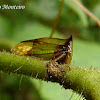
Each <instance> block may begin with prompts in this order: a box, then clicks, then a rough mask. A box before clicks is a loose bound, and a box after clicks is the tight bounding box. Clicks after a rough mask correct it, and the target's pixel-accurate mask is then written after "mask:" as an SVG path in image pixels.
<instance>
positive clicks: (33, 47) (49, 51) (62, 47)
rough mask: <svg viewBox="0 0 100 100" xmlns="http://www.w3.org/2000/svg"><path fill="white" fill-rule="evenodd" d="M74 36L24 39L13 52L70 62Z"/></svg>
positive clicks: (59, 61)
mask: <svg viewBox="0 0 100 100" xmlns="http://www.w3.org/2000/svg"><path fill="white" fill-rule="evenodd" d="M72 45H73V43H72V36H71V37H70V38H68V39H58V38H40V39H34V40H27V41H22V42H21V43H19V44H17V45H15V46H14V47H13V48H12V49H11V52H12V53H14V54H17V55H20V56H31V57H32V56H35V57H39V58H43V59H45V60H49V59H52V60H55V61H56V62H58V63H61V64H63V63H67V64H70V62H71V59H72V49H73V46H72Z"/></svg>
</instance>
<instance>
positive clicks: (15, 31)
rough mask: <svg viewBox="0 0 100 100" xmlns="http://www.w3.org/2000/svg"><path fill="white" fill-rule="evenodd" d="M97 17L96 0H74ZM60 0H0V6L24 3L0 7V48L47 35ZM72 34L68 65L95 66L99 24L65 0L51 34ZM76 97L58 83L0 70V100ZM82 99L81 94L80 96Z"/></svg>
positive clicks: (76, 99)
mask: <svg viewBox="0 0 100 100" xmlns="http://www.w3.org/2000/svg"><path fill="white" fill-rule="evenodd" d="M78 1H79V2H81V3H82V4H83V5H85V6H86V7H87V8H88V9H89V10H90V11H91V12H92V13H93V14H94V15H95V16H97V17H98V18H99V19H100V0H93V1H91V0H86V1H84V0H78ZM60 3H61V0H8V1H7V0H0V6H3V5H4V4H5V5H10V6H11V5H24V6H25V9H16V10H15V9H13V10H12V9H4V10H2V9H0V50H1V51H3V50H6V51H8V52H10V49H11V48H12V47H13V46H14V45H15V44H17V43H19V42H20V41H23V40H28V39H36V38H42V37H49V36H50V33H51V30H52V26H53V24H54V21H55V18H56V16H57V13H58V10H59V7H60ZM71 34H72V35H73V59H72V62H71V65H74V66H81V67H88V68H90V67H93V68H99V65H100V27H98V26H97V24H96V23H95V22H94V21H93V20H92V19H91V18H89V17H88V16H87V15H86V14H85V13H84V12H83V11H82V10H81V9H80V8H79V7H77V6H76V5H75V4H74V3H73V2H72V1H71V0H65V2H64V6H63V9H62V13H61V17H60V20H59V24H58V26H57V28H56V32H55V34H54V35H53V37H56V38H68V37H69V36H70V35H71ZM71 96H72V98H71V100H79V99H80V98H81V96H80V95H78V94H76V93H75V92H73V91H72V90H65V89H64V88H62V87H61V86H60V85H59V84H56V83H50V82H44V81H41V80H37V79H33V78H30V77H25V76H20V75H13V74H11V73H10V74H6V73H4V72H2V71H1V72H0V100H69V99H70V97H71ZM80 100H82V98H81V99H80Z"/></svg>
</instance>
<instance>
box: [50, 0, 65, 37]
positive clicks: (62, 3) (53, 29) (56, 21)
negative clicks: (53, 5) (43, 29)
mask: <svg viewBox="0 0 100 100" xmlns="http://www.w3.org/2000/svg"><path fill="white" fill-rule="evenodd" d="M63 5H64V0H62V1H61V5H60V8H59V12H58V15H57V18H56V20H55V22H54V25H53V28H52V32H51V34H50V38H52V36H53V33H54V31H55V29H56V27H57V24H58V22H59V18H60V15H61V11H62V8H63Z"/></svg>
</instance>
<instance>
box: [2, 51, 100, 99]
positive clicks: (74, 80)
mask: <svg viewBox="0 0 100 100" xmlns="http://www.w3.org/2000/svg"><path fill="white" fill-rule="evenodd" d="M0 70H2V71H4V72H12V73H16V74H21V75H26V76H30V77H34V78H38V79H42V80H45V81H52V82H57V83H59V84H60V85H63V87H64V88H65V89H72V90H73V91H76V92H77V93H80V94H81V93H82V95H83V96H85V98H86V99H87V100H99V99H100V69H86V68H80V67H73V66H72V67H71V70H69V69H68V67H67V65H66V64H63V65H59V64H58V63H57V62H54V61H50V62H47V61H43V60H41V59H37V58H35V57H34V58H30V57H25V56H16V55H14V54H10V53H6V52H0Z"/></svg>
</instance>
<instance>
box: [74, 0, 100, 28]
mask: <svg viewBox="0 0 100 100" xmlns="http://www.w3.org/2000/svg"><path fill="white" fill-rule="evenodd" d="M72 1H73V2H74V3H75V4H76V5H77V6H78V7H80V8H81V9H82V10H83V11H84V12H85V13H86V14H87V15H88V16H89V17H90V18H92V19H93V20H94V21H95V22H96V23H97V24H98V26H99V27H100V20H99V19H98V18H97V17H96V16H95V15H93V14H92V13H91V12H90V11H89V10H88V9H87V8H86V7H84V6H83V5H82V4H80V3H79V2H78V1H77V0H72Z"/></svg>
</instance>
